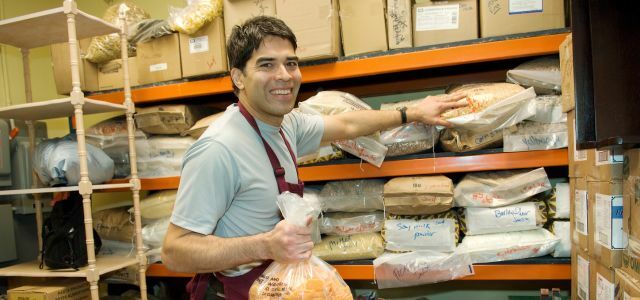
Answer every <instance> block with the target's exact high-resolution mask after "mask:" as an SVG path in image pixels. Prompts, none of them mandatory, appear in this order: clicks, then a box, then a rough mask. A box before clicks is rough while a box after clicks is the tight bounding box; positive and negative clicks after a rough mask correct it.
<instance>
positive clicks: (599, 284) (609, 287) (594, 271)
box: [589, 260, 616, 299]
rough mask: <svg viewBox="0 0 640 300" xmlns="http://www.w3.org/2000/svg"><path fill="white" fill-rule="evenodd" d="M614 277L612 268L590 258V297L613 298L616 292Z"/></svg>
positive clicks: (614, 273)
mask: <svg viewBox="0 0 640 300" xmlns="http://www.w3.org/2000/svg"><path fill="white" fill-rule="evenodd" d="M615 277H616V272H615V270H614V269H610V268H608V267H607V266H605V265H603V264H600V263H598V262H597V261H594V260H591V261H590V262H589V283H590V287H589V294H591V297H592V299H613V297H614V296H615V294H616V292H615V290H616V288H615V283H616V279H615Z"/></svg>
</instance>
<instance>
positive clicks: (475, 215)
mask: <svg viewBox="0 0 640 300" xmlns="http://www.w3.org/2000/svg"><path fill="white" fill-rule="evenodd" d="M546 222H547V205H546V204H545V203H544V201H538V202H523V203H516V204H511V205H507V206H502V207H467V208H465V209H463V210H462V215H461V216H460V224H461V226H460V227H461V229H462V232H464V233H465V234H466V235H478V234H487V233H498V232H511V231H522V230H531V229H536V228H540V227H542V226H543V225H544V224H545V223H546Z"/></svg>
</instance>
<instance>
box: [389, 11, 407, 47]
mask: <svg viewBox="0 0 640 300" xmlns="http://www.w3.org/2000/svg"><path fill="white" fill-rule="evenodd" d="M401 2H402V0H395V1H393V3H392V5H391V6H390V7H389V9H388V13H389V16H388V17H389V18H390V19H391V24H392V28H391V29H392V32H393V34H392V40H393V41H392V42H393V44H394V45H395V46H400V45H402V44H403V43H404V42H405V41H407V40H408V38H409V35H408V30H409V29H410V25H411V19H410V15H409V12H408V10H407V7H404V5H402V4H401ZM410 7H411V6H410V5H409V8H410ZM409 43H411V42H410V41H409Z"/></svg>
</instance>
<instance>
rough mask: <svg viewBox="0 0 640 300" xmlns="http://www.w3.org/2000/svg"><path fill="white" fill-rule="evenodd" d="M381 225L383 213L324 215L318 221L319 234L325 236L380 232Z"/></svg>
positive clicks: (335, 213)
mask: <svg viewBox="0 0 640 300" xmlns="http://www.w3.org/2000/svg"><path fill="white" fill-rule="evenodd" d="M305 197H306V195H305ZM382 224H384V213H383V212H382V211H374V212H363V213H349V212H334V213H325V214H324V215H323V216H322V218H321V220H320V233H323V234H327V235H350V234H356V233H369V232H380V230H382Z"/></svg>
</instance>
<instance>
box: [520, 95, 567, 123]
mask: <svg viewBox="0 0 640 300" xmlns="http://www.w3.org/2000/svg"><path fill="white" fill-rule="evenodd" d="M527 120H529V121H535V122H540V123H562V122H565V123H566V122H567V113H564V112H562V98H561V96H558V95H545V96H537V97H536V114H535V115H534V116H532V117H530V118H527Z"/></svg>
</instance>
